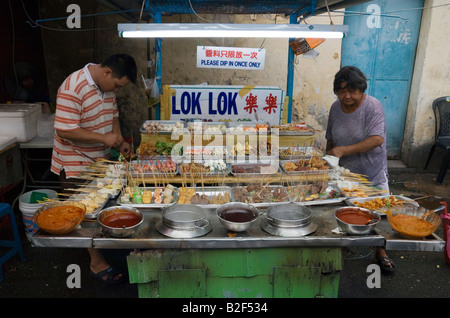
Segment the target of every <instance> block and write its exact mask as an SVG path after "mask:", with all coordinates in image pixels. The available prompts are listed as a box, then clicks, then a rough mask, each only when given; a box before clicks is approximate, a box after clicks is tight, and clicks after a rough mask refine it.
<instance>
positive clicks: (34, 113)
mask: <svg viewBox="0 0 450 318" xmlns="http://www.w3.org/2000/svg"><path fill="white" fill-rule="evenodd" d="M41 116H42V106H41V105H40V104H0V135H1V136H8V137H16V139H17V141H18V142H27V141H29V140H31V139H33V138H34V137H36V135H37V123H38V120H39V119H40V118H41Z"/></svg>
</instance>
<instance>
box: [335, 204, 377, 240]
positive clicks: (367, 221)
mask: <svg viewBox="0 0 450 318" xmlns="http://www.w3.org/2000/svg"><path fill="white" fill-rule="evenodd" d="M334 216H335V218H336V221H337V223H338V225H339V227H340V228H341V229H342V230H343V231H345V232H346V233H347V234H349V235H368V234H370V233H372V232H373V230H374V229H375V227H376V225H377V224H378V223H379V222H380V221H381V217H380V215H379V214H378V213H376V212H373V211H370V210H368V209H364V208H359V207H343V208H339V209H337V210H336V211H335V213H334Z"/></svg>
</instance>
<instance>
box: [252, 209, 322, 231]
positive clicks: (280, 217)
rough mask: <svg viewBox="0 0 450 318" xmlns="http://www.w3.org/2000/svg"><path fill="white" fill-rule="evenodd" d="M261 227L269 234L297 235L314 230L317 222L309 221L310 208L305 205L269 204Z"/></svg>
mask: <svg viewBox="0 0 450 318" xmlns="http://www.w3.org/2000/svg"><path fill="white" fill-rule="evenodd" d="M261 228H262V229H263V230H264V231H266V232H267V233H269V234H272V235H276V236H285V237H299V236H305V235H309V234H311V233H313V232H315V231H316V229H317V224H315V223H314V222H312V221H311V210H310V209H308V208H307V207H304V206H301V205H298V204H295V203H286V204H279V205H274V206H271V207H269V208H268V209H267V211H266V219H265V220H263V222H261Z"/></svg>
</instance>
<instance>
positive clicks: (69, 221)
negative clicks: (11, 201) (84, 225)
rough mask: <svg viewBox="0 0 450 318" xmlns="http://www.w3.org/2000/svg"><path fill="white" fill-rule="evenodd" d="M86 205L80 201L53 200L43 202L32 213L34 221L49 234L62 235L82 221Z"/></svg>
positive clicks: (72, 229)
mask: <svg viewBox="0 0 450 318" xmlns="http://www.w3.org/2000/svg"><path fill="white" fill-rule="evenodd" d="M85 214H86V206H85V205H84V204H82V203H80V202H73V201H67V202H54V203H49V204H45V205H44V206H42V207H40V208H39V209H38V210H37V211H36V212H35V213H34V216H33V218H34V222H35V223H36V225H37V226H38V227H39V228H40V229H42V230H43V231H45V232H47V233H49V234H55V235H64V234H68V233H70V232H72V231H74V230H75V229H76V227H77V226H78V225H80V223H81V222H82V221H83V219H84V216H85Z"/></svg>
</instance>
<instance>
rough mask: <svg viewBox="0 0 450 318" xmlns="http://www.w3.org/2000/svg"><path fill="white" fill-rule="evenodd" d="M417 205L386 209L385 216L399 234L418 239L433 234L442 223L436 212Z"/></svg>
mask: <svg viewBox="0 0 450 318" xmlns="http://www.w3.org/2000/svg"><path fill="white" fill-rule="evenodd" d="M428 212H430V210H428V209H425V208H424V207H417V206H401V207H394V208H391V209H388V210H387V211H386V216H387V219H388V222H389V224H390V225H391V227H392V228H393V229H394V230H395V231H396V232H398V233H399V234H400V235H401V236H403V237H405V238H410V239H420V238H423V237H427V236H429V235H431V234H433V233H434V232H435V231H436V230H437V229H438V228H439V226H440V225H441V224H442V221H441V217H440V216H439V215H438V214H437V213H431V214H428V215H426V214H427V213H428Z"/></svg>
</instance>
